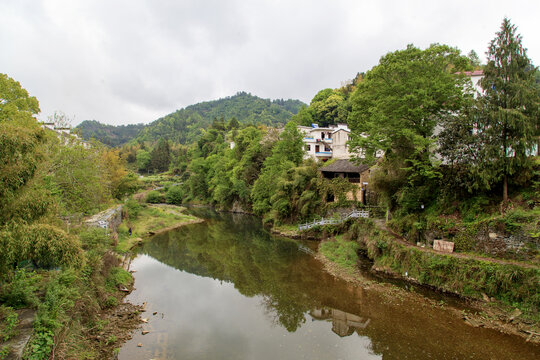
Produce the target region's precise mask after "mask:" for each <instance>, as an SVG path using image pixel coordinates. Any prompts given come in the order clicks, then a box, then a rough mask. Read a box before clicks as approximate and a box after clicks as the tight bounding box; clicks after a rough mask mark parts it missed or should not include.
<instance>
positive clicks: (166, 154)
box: [150, 139, 171, 172]
mask: <svg viewBox="0 0 540 360" xmlns="http://www.w3.org/2000/svg"><path fill="white" fill-rule="evenodd" d="M150 158H151V160H150V166H151V168H152V169H153V170H155V171H159V172H163V171H167V170H169V164H170V162H171V153H170V149H169V141H167V140H165V139H159V141H158V143H157V145H156V147H155V148H154V149H153V150H152V152H151V153H150Z"/></svg>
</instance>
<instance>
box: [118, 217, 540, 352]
mask: <svg viewBox="0 0 540 360" xmlns="http://www.w3.org/2000/svg"><path fill="white" fill-rule="evenodd" d="M197 211H203V210H197ZM198 215H199V216H201V214H200V213H199V214H198ZM204 216H205V217H207V218H208V221H207V222H205V223H201V224H194V225H190V226H187V227H184V228H180V229H178V230H176V231H171V232H169V233H165V234H162V235H159V236H156V237H155V238H153V239H152V241H149V242H148V243H146V244H145V245H144V246H143V248H142V249H141V253H142V254H144V255H140V256H139V257H138V258H136V259H135V260H134V261H133V264H132V265H133V268H135V269H136V270H137V271H138V272H137V273H136V283H135V286H136V287H137V289H138V290H136V291H134V292H133V293H132V294H131V295H130V298H131V300H132V301H135V302H139V303H141V302H143V301H147V302H148V312H147V313H149V314H152V313H153V312H158V314H157V315H156V316H150V318H149V323H148V324H147V325H145V328H147V329H149V330H151V333H150V334H148V335H145V336H142V335H140V334H137V335H136V336H135V337H134V339H133V340H132V341H131V342H129V343H127V344H126V345H125V346H124V348H123V349H122V351H121V353H120V358H121V359H149V358H156V359H157V358H159V359H176V358H182V359H184V358H185V359H255V358H256V359H298V358H310V359H334V358H336V359H337V358H341V359H372V358H375V359H376V358H379V359H380V358H384V359H407V358H408V359H456V358H472V359H499V358H504V359H533V358H537V357H538V356H540V351H539V349H538V347H537V346H533V345H531V344H528V343H524V342H523V341H522V340H521V339H517V338H513V337H510V336H505V335H502V334H499V333H496V332H493V331H489V330H485V329H475V328H471V327H469V326H467V325H466V324H464V323H463V321H461V320H459V319H457V318H456V317H455V316H451V315H450V314H448V313H447V312H444V311H442V310H441V309H439V308H438V307H433V306H432V305H429V304H427V303H424V302H422V301H415V300H414V299H411V298H410V297H403V296H402V295H400V294H402V293H401V292H400V291H398V290H396V291H391V292H390V293H381V292H379V291H374V290H371V289H369V288H368V289H364V288H360V287H356V286H353V285H351V284H349V283H346V282H344V281H341V280H339V279H335V278H334V277H332V276H331V275H329V274H328V273H326V272H325V271H324V270H323V269H322V268H321V265H320V264H319V263H318V262H317V261H316V260H315V259H314V258H313V257H312V256H310V255H309V254H307V253H306V252H303V251H299V249H298V244H297V243H296V242H295V241H292V240H289V239H283V238H277V237H272V236H270V235H269V234H268V232H267V231H265V230H264V229H263V228H262V227H261V226H260V221H259V220H258V219H256V218H252V217H249V216H242V215H235V216H231V215H219V214H215V213H206V214H204ZM178 270H180V271H178ZM139 342H140V343H143V345H144V346H143V347H142V348H137V347H136V344H137V343H139Z"/></svg>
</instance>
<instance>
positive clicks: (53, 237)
mask: <svg viewBox="0 0 540 360" xmlns="http://www.w3.org/2000/svg"><path fill="white" fill-rule="evenodd" d="M23 237H24V238H25V239H26V241H27V242H28V243H27V247H28V249H27V251H28V252H29V256H30V258H31V259H32V260H33V261H34V262H35V263H36V265H38V266H39V267H42V268H55V267H59V266H65V267H67V266H75V267H76V266H79V265H81V264H82V261H83V253H82V248H81V244H80V242H79V240H78V239H77V238H76V237H74V236H69V235H68V234H66V233H65V232H64V231H62V230H60V229H58V228H57V227H54V226H51V225H46V224H37V225H31V226H29V227H28V229H27V230H26V231H25V233H24V234H23Z"/></svg>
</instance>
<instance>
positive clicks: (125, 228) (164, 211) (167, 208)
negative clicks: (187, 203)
mask: <svg viewBox="0 0 540 360" xmlns="http://www.w3.org/2000/svg"><path fill="white" fill-rule="evenodd" d="M185 209H186V208H184V207H181V206H176V205H168V204H144V203H143V204H140V203H138V202H136V201H134V200H130V201H128V203H127V204H126V215H127V217H126V219H125V220H124V221H123V223H122V224H121V225H120V226H119V227H118V244H117V245H116V251H117V252H118V253H120V254H124V253H126V252H128V251H129V250H131V249H132V248H133V247H134V246H136V245H137V244H139V243H142V242H143V241H144V240H145V239H147V238H149V237H150V236H152V235H156V234H160V233H163V232H166V231H170V230H173V229H175V228H178V227H181V226H184V225H188V224H194V223H198V222H202V221H204V220H202V219H199V218H197V217H195V216H192V215H187V214H184V213H183V211H185ZM130 229H131V234H130Z"/></svg>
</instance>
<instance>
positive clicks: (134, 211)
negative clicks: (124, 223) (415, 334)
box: [125, 198, 142, 220]
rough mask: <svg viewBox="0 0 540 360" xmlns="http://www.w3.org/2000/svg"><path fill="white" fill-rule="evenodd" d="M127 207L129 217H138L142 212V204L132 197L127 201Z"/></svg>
mask: <svg viewBox="0 0 540 360" xmlns="http://www.w3.org/2000/svg"><path fill="white" fill-rule="evenodd" d="M125 209H126V213H127V216H128V218H130V219H132V220H133V219H136V218H137V216H138V215H139V213H140V212H141V210H142V206H141V204H139V202H138V201H137V200H135V199H133V198H131V199H129V200H128V201H126V205H125Z"/></svg>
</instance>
